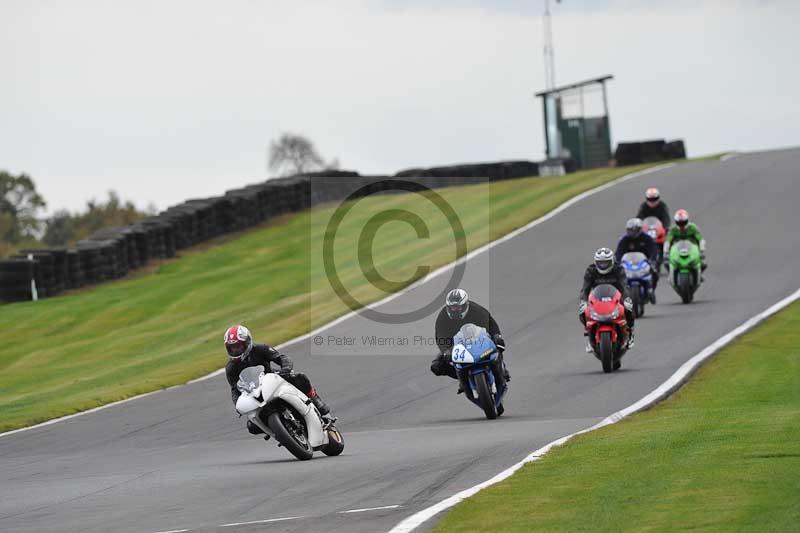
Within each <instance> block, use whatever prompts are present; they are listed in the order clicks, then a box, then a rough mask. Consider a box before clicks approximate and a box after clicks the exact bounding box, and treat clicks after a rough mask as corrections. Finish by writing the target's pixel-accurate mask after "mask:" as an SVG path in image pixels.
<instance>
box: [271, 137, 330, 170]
mask: <svg viewBox="0 0 800 533" xmlns="http://www.w3.org/2000/svg"><path fill="white" fill-rule="evenodd" d="M338 166H339V162H338V161H337V160H335V159H334V160H333V161H331V162H330V163H326V162H325V160H324V159H323V158H322V156H321V155H320V154H319V152H317V149H316V148H315V147H314V143H312V142H311V141H310V140H309V139H308V138H306V137H304V136H303V135H298V134H296V133H282V134H281V136H280V137H279V138H278V140H276V141H272V142H271V143H270V145H269V169H270V171H272V172H273V173H275V174H276V175H278V176H290V175H293V174H303V173H305V172H313V171H316V170H323V169H330V168H338Z"/></svg>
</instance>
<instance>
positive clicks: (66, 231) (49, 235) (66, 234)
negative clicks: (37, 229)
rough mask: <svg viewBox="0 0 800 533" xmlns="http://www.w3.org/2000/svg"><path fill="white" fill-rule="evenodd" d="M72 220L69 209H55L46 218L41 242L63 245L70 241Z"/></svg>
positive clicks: (72, 229) (49, 244)
mask: <svg viewBox="0 0 800 533" xmlns="http://www.w3.org/2000/svg"><path fill="white" fill-rule="evenodd" d="M73 223H74V220H73V217H72V215H70V214H69V211H67V210H65V209H62V210H60V211H56V212H55V213H54V214H53V216H51V217H50V218H48V219H47V222H46V225H45V231H44V236H43V237H42V242H44V243H45V244H46V245H48V246H64V245H66V244H67V243H69V242H70V241H72V240H73V239H72V236H73V232H74V228H73V226H74V224H73Z"/></svg>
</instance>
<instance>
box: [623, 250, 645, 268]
mask: <svg viewBox="0 0 800 533" xmlns="http://www.w3.org/2000/svg"><path fill="white" fill-rule="evenodd" d="M642 261H647V256H646V255H644V254H643V253H642V252H628V253H627V254H625V255H623V256H622V262H623V263H629V264H631V265H635V266H639V263H641V262H642Z"/></svg>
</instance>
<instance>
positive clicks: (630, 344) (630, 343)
mask: <svg viewBox="0 0 800 533" xmlns="http://www.w3.org/2000/svg"><path fill="white" fill-rule="evenodd" d="M633 346H634V343H633V330H631V331H630V333H629V334H628V349H629V350H630V349H631V348H633Z"/></svg>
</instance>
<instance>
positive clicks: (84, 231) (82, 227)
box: [42, 191, 155, 246]
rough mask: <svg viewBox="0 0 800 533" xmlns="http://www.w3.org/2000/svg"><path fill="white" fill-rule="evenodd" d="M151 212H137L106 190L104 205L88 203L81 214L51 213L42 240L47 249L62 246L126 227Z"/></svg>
mask: <svg viewBox="0 0 800 533" xmlns="http://www.w3.org/2000/svg"><path fill="white" fill-rule="evenodd" d="M154 212H155V208H153V207H150V208H149V209H148V210H146V211H139V210H138V209H136V206H135V205H133V203H132V202H130V201H127V202H122V201H121V200H120V198H119V195H118V194H117V193H116V192H114V191H109V192H108V199H107V200H106V201H105V202H98V201H96V200H90V201H88V202H87V203H86V211H84V212H82V213H75V214H71V213H69V212H68V211H65V210H62V211H57V212H56V213H54V214H53V216H52V217H50V218H49V219H48V220H47V226H46V230H45V232H44V237H43V238H42V240H43V241H44V242H45V244H48V245H49V246H64V245H66V244H71V243H74V242H76V241H79V240H81V239H85V238H86V237H88V236H89V235H91V234H92V233H94V232H95V231H97V230H99V229H101V228H108V227H116V226H127V225H128V224H131V223H133V222H135V221H136V220H138V219H139V218H142V217H145V216H148V215H151V214H153V213H154Z"/></svg>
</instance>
